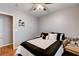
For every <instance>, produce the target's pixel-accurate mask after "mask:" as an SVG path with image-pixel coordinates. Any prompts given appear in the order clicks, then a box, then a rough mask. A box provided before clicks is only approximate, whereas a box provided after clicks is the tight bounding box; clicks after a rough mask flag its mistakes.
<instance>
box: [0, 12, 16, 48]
mask: <svg viewBox="0 0 79 59" xmlns="http://www.w3.org/2000/svg"><path fill="white" fill-rule="evenodd" d="M0 14H3V15H7V16H11V17H12V22H13V23H12V25H13V34H12V35H13V36H12V37H13V39H12V40H13V49H16V47H15V17H14V15H13V14H10V13H7V12H2V11H0Z"/></svg>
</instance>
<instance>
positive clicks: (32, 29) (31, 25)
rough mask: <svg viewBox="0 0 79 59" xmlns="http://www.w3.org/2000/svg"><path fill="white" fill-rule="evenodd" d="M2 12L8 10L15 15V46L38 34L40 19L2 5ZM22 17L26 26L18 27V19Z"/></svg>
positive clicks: (7, 11) (0, 9) (0, 8)
mask: <svg viewBox="0 0 79 59" xmlns="http://www.w3.org/2000/svg"><path fill="white" fill-rule="evenodd" d="M0 11H1V12H6V13H8V14H12V15H13V16H14V19H13V31H14V32H13V34H14V44H15V45H14V48H16V47H17V46H19V44H20V43H21V42H23V41H25V40H28V39H31V38H33V37H35V36H36V35H37V34H38V23H37V22H38V21H37V19H36V18H35V17H33V16H31V15H28V14H26V13H23V12H21V11H19V10H16V9H15V8H7V7H4V6H3V7H1V6H0ZM19 19H22V20H24V22H25V26H24V27H18V20H19Z"/></svg>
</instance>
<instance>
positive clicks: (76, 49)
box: [64, 41, 79, 55]
mask: <svg viewBox="0 0 79 59" xmlns="http://www.w3.org/2000/svg"><path fill="white" fill-rule="evenodd" d="M65 43H66V45H65V46H64V49H65V51H67V52H70V53H73V54H75V55H79V46H76V45H75V44H70V42H68V41H66V42H65Z"/></svg>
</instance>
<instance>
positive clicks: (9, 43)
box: [0, 43, 13, 48]
mask: <svg viewBox="0 0 79 59" xmlns="http://www.w3.org/2000/svg"><path fill="white" fill-rule="evenodd" d="M11 44H13V43H9V44H5V45H2V46H0V48H1V47H5V46H8V45H11Z"/></svg>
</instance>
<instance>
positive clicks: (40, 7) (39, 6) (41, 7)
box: [36, 4, 44, 10]
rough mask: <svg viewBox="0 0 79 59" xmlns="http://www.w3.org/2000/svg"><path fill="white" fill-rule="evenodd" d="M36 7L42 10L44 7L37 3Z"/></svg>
mask: <svg viewBox="0 0 79 59" xmlns="http://www.w3.org/2000/svg"><path fill="white" fill-rule="evenodd" d="M36 9H37V10H43V9H44V7H43V6H42V5H41V4H38V5H37V7H36Z"/></svg>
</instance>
